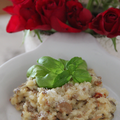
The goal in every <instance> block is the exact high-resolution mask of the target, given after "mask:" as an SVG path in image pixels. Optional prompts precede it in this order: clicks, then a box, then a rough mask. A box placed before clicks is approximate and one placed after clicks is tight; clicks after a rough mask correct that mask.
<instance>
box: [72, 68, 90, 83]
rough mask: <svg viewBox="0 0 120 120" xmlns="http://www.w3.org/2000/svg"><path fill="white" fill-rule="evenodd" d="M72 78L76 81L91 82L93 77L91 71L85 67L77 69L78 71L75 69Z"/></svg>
mask: <svg viewBox="0 0 120 120" xmlns="http://www.w3.org/2000/svg"><path fill="white" fill-rule="evenodd" d="M72 78H73V81H74V82H79V83H82V82H85V81H86V82H91V80H92V77H91V75H90V74H89V72H88V71H87V70H83V69H77V70H76V71H74V73H73V74H72Z"/></svg>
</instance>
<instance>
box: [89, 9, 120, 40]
mask: <svg viewBox="0 0 120 120" xmlns="http://www.w3.org/2000/svg"><path fill="white" fill-rule="evenodd" d="M89 28H90V29H92V30H94V31H95V32H96V33H98V34H102V35H106V36H107V37H109V38H113V37H116V36H117V35H120V10H119V9H117V8H109V9H108V10H106V11H104V12H103V13H100V14H98V15H97V17H95V18H94V19H93V20H92V22H91V23H90V24H89Z"/></svg>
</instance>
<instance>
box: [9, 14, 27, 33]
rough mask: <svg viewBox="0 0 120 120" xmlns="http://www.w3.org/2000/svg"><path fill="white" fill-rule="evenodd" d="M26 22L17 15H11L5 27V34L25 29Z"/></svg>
mask: <svg viewBox="0 0 120 120" xmlns="http://www.w3.org/2000/svg"><path fill="white" fill-rule="evenodd" d="M25 24H26V21H25V20H24V19H23V18H22V17H21V16H17V15H13V16H12V17H11V19H10V21H9V23H8V25H7V32H9V33H12V32H18V31H22V30H24V29H25Z"/></svg>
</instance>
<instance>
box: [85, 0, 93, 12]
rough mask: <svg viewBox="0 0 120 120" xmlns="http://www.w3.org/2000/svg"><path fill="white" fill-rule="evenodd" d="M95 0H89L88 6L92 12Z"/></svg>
mask: <svg viewBox="0 0 120 120" xmlns="http://www.w3.org/2000/svg"><path fill="white" fill-rule="evenodd" d="M93 2H94V0H89V1H88V4H87V6H86V8H87V9H88V10H90V11H91V12H92V9H93Z"/></svg>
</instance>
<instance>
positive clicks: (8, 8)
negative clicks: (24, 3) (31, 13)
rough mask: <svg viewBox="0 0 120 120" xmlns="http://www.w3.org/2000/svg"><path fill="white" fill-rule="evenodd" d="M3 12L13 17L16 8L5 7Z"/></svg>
mask: <svg viewBox="0 0 120 120" xmlns="http://www.w3.org/2000/svg"><path fill="white" fill-rule="evenodd" d="M3 10H4V11H6V12H7V13H9V14H11V15H14V14H15V12H14V6H8V7H5V8H3Z"/></svg>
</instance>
